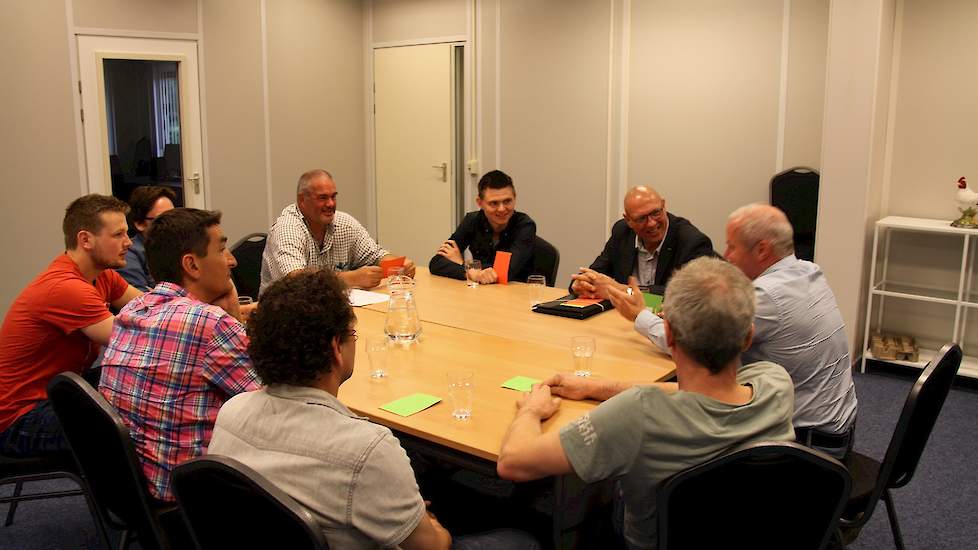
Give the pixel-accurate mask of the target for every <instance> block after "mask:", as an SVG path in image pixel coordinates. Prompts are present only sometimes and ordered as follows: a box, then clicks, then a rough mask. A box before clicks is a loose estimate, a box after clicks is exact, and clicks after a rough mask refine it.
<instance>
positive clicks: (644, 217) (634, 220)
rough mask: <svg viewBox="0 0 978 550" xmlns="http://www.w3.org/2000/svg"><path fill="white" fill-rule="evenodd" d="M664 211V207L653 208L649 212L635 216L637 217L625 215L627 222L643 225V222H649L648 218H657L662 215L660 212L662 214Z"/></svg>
mask: <svg viewBox="0 0 978 550" xmlns="http://www.w3.org/2000/svg"><path fill="white" fill-rule="evenodd" d="M664 213H665V209H663V208H656V209H655V210H653V211H651V212H649V213H648V214H645V215H642V216H637V217H634V218H633V217H631V216H626V217H627V218H628V221H629V222H631V223H633V224H635V225H645V224H647V223H649V220H658V219H659V218H660V217H662V214H664Z"/></svg>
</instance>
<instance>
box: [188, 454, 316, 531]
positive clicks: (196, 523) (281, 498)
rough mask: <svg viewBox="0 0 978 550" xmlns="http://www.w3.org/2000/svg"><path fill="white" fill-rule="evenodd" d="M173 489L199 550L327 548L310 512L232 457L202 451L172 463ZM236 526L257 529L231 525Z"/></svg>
mask: <svg viewBox="0 0 978 550" xmlns="http://www.w3.org/2000/svg"><path fill="white" fill-rule="evenodd" d="M173 489H174V491H175V492H176V495H177V501H178V502H179V503H180V509H181V510H182V511H183V514H184V517H185V518H186V519H187V522H188V523H189V524H190V527H191V531H192V533H193V536H194V539H195V540H196V541H197V545H198V546H199V547H200V548H201V549H202V550H211V549H223V548H294V549H303V548H307V549H310V550H319V549H327V548H329V546H328V544H327V543H326V537H325V535H324V534H323V531H322V529H321V528H320V527H319V525H318V524H317V523H316V520H315V519H314V518H313V517H312V514H310V513H309V512H308V511H307V510H306V509H305V508H303V507H302V506H300V505H299V504H298V503H297V502H296V501H295V500H293V499H292V497H290V496H289V495H287V494H285V492H284V491H282V490H281V489H279V488H278V487H276V486H274V485H273V484H272V483H271V482H269V481H268V480H267V479H265V478H264V477H262V476H261V474H259V473H258V472H256V471H254V470H252V469H251V468H249V467H248V466H245V465H244V464H242V463H240V462H238V461H237V460H234V459H232V458H228V457H224V456H218V455H208V456H204V457H200V458H195V459H193V460H190V461H188V462H185V463H183V464H181V465H179V466H177V467H176V468H175V469H174V470H173ZM236 525H250V526H255V527H257V528H255V529H240V528H235V527H233V526H236Z"/></svg>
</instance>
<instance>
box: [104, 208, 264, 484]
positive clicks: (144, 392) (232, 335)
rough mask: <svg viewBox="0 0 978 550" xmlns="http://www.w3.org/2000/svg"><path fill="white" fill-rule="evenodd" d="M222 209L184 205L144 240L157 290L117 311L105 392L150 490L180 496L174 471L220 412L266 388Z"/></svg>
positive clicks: (198, 446) (205, 438)
mask: <svg viewBox="0 0 978 550" xmlns="http://www.w3.org/2000/svg"><path fill="white" fill-rule="evenodd" d="M220 223H221V214H220V213H219V212H208V211H205V210H197V209H192V208H177V209H175V210H171V211H169V212H166V213H164V214H162V215H160V216H159V217H158V218H157V219H156V221H154V222H153V225H152V226H151V228H150V231H149V235H148V236H147V240H146V257H147V259H148V262H149V269H150V272H151V274H152V275H153V278H154V279H156V280H157V281H159V283H158V284H157V285H156V287H155V288H153V289H152V290H151V291H150V292H148V293H146V294H144V295H142V296H140V297H139V298H136V299H134V300H132V301H131V302H129V304H128V305H126V307H124V308H122V311H120V312H119V315H118V316H116V321H115V328H114V329H113V330H112V337H111V339H110V341H109V344H108V347H107V348H106V351H105V356H104V358H103V361H102V379H101V382H100V383H99V390H100V391H101V392H102V395H104V396H105V398H106V399H108V401H109V403H111V404H112V406H113V407H115V408H116V410H118V411H119V413H120V414H121V415H122V418H123V420H124V421H125V422H126V425H127V426H128V427H129V432H130V434H131V435H132V438H133V442H134V443H135V447H136V453H137V454H138V455H139V460H140V462H141V463H142V466H143V473H145V474H146V479H147V480H148V481H149V491H150V493H151V494H152V495H153V496H154V497H156V498H158V499H161V500H169V501H172V500H174V496H173V492H172V490H171V488H170V472H171V471H172V470H173V468H174V467H175V466H177V465H178V464H180V463H182V462H186V461H187V460H189V459H191V458H194V457H196V456H200V455H202V454H204V453H205V452H206V450H207V445H208V444H209V442H210V438H211V432H212V431H213V429H214V421H215V420H216V419H217V411H218V410H219V409H220V408H221V405H223V404H224V402H225V401H227V400H228V399H229V398H230V397H232V396H234V395H236V394H238V393H241V392H246V391H251V390H255V389H258V388H259V381H258V377H257V376H256V375H255V372H254V369H253V368H252V364H251V359H249V357H248V353H247V346H248V337H247V336H246V334H245V330H244V327H243V326H242V325H241V322H240V321H239V320H238V318H237V317H239V316H240V311H239V309H238V295H237V291H235V289H234V285H233V284H232V283H231V268H232V267H234V266H235V265H236V264H237V262H236V261H235V260H234V256H232V255H231V253H230V251H228V249H227V247H226V244H227V237H225V236H224V233H223V232H222V231H221V226H220Z"/></svg>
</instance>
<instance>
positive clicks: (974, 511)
mask: <svg viewBox="0 0 978 550" xmlns="http://www.w3.org/2000/svg"><path fill="white" fill-rule="evenodd" d="M911 384H912V379H911V377H909V376H898V375H893V374H884V373H868V374H857V375H856V389H857V396H858V398H859V419H858V424H857V434H856V449H857V450H858V451H860V452H863V453H865V454H868V455H870V456H873V457H875V458H877V459H881V458H882V457H883V453H884V452H885V450H886V446H887V444H888V443H889V440H890V436H891V435H892V433H893V427H894V425H895V424H896V420H897V416H898V415H899V414H900V410H901V408H902V407H903V402H904V399H905V398H906V395H907V391H908V390H909V388H910V386H911ZM969 385H970V386H973V384H969ZM68 485H70V484H69V483H60V482H44V483H38V484H36V486H37V487H39V488H49V489H50V488H54V487H56V486H57V487H61V486H68ZM11 491H12V488H11V487H10V486H6V487H3V488H0V494H4V495H8V494H10V492H11ZM894 500H895V502H896V508H897V514H898V516H899V518H900V525H901V528H902V530H903V536H904V541H905V543H906V546H907V548H911V549H913V548H921V549H929V550H959V549H964V548H976V547H978V391H975V390H974V389H969V388H955V389H953V390H952V391H951V394H950V396H949V397H948V400H947V402H946V403H945V405H944V410H943V412H942V413H941V417H940V418H939V419H938V422H937V426H936V427H935V428H934V432H933V433H932V434H931V438H930V441H929V442H928V445H927V450H926V451H925V452H924V455H923V458H922V459H921V463H920V465H919V467H918V469H917V473H916V475H915V476H914V479H913V481H911V482H910V484H909V485H907V486H906V487H904V488H901V489H899V490H896V491H894ZM5 514H6V507H5V506H0V518H2V517H3V516H4V515H5ZM759 525H763V522H760V523H759ZM112 536H113V542H114V543H115V544H117V543H118V533H113V534H112ZM133 547H134V548H136V547H138V545H134V546H133ZM893 547H894V545H893V539H892V536H891V534H890V526H889V522H888V521H887V518H886V512H885V509H884V508H883V505H882V503H880V505H879V506H878V507H877V509H876V512H875V513H874V515H873V518H872V519H871V520H870V521H869V523H868V524H867V525H866V527H865V528H864V529H863V531H862V533H861V534H860V536H859V538H858V539H857V540H856V541H855V542H853V543H852V544H851V545H850V546H849V548H852V549H853V550H870V549H872V550H876V549H886V548H893ZM0 548H2V549H6V550H21V549H23V550H34V549H56V548H72V549H74V548H84V549H97V548H101V545H100V542H99V540H98V537H97V535H96V532H95V527H94V524H93V523H92V519H91V517H90V516H89V513H88V509H87V508H86V506H85V503H84V500H83V499H82V498H81V497H76V498H68V499H60V500H50V501H38V502H28V503H22V504H21V505H20V507H19V508H18V510H17V516H16V519H15V521H14V524H13V525H11V526H9V527H0Z"/></svg>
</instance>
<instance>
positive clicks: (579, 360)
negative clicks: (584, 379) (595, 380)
mask: <svg viewBox="0 0 978 550" xmlns="http://www.w3.org/2000/svg"><path fill="white" fill-rule="evenodd" d="M594 348H595V345H594V336H574V337H572V338H571V356H572V357H573V358H574V374H575V375H576V376H591V361H592V359H594Z"/></svg>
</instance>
